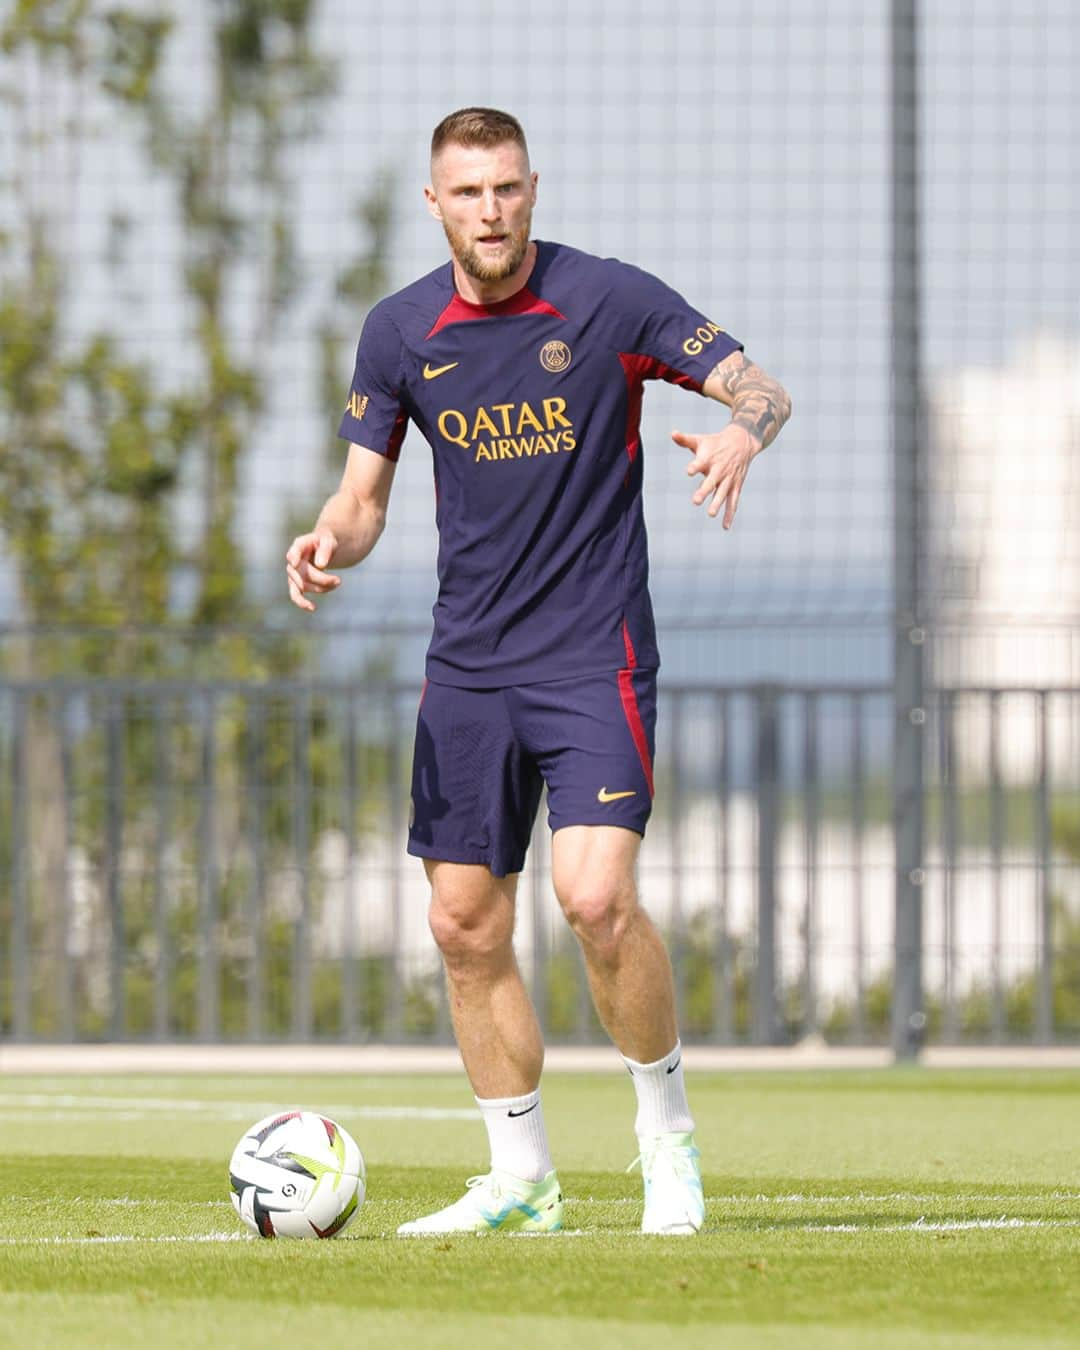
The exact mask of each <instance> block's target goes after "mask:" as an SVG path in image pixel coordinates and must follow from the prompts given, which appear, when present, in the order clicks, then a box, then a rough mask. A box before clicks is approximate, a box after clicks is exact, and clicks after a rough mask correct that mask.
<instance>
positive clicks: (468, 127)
mask: <svg viewBox="0 0 1080 1350" xmlns="http://www.w3.org/2000/svg"><path fill="white" fill-rule="evenodd" d="M506 141H513V142H514V143H515V144H516V145H520V146H521V148H522V150H524V151H525V154H526V155H528V153H529V147H528V146H527V145H526V143H525V132H524V131H523V130H522V129H521V123H520V122H519V121H518V120H517V118H516V117H513V116H511V114H510V113H507V112H500V111H499V109H498V108H459V109H458V110H457V112H452V113H450V114H448V115H447V116H446V117H444V118H443V120H442V121H441V122H440V123H439V125H438V126H437V127H436V128H435V130H434V132H432V136H431V158H432V159H434V158H435V156H436V155H437V154H438V153H439V152H440V151H441V150H442V149H443V148H444V147H445V146H447V145H465V146H474V145H479V146H485V147H491V146H493V145H503V144H504V143H505V142H506Z"/></svg>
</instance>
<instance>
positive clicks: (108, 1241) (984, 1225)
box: [0, 1218, 1080, 1247]
mask: <svg viewBox="0 0 1080 1350" xmlns="http://www.w3.org/2000/svg"><path fill="white" fill-rule="evenodd" d="M1028 1228H1042V1229H1048V1228H1080V1219H1009V1218H1000V1219H950V1220H944V1221H942V1222H926V1221H925V1220H922V1219H917V1220H916V1221H915V1222H914V1223H903V1224H854V1223H850V1224H847V1223H843V1224H840V1223H834V1224H802V1225H800V1226H799V1227H798V1228H794V1229H793V1228H790V1227H788V1226H787V1225H786V1224H785V1225H775V1226H774V1225H769V1224H761V1225H758V1226H756V1227H754V1228H752V1229H728V1230H725V1229H715V1228H713V1229H707V1230H706V1231H705V1234H704V1236H714V1237H720V1236H723V1237H736V1236H739V1235H741V1234H745V1233H753V1234H760V1233H791V1232H796V1233H837V1234H841V1233H860V1234H866V1233H970V1232H986V1231H1001V1230H1008V1231H1014V1230H1017V1229H1028ZM365 1236H367V1237H369V1238H371V1237H379V1238H386V1239H390V1238H395V1237H396V1236H397V1235H396V1234H395V1233H392V1232H391V1233H370V1234H365ZM451 1236H453V1235H451ZM457 1236H458V1237H462V1238H464V1237H469V1236H473V1237H476V1238H478V1239H479V1238H486V1237H490V1236H491V1235H490V1234H487V1233H477V1234H458V1235H457ZM504 1236H505V1235H504ZM509 1236H511V1237H530V1238H541V1237H544V1236H550V1237H554V1238H572V1237H637V1236H638V1234H636V1233H628V1232H626V1231H625V1230H624V1229H617V1228H603V1229H601V1228H592V1229H589V1228H572V1229H567V1230H565V1231H563V1232H561V1233H557V1234H550V1235H546V1234H542V1233H519V1234H509ZM259 1240H260V1239H258V1238H257V1237H255V1235H254V1234H250V1233H192V1234H176V1235H169V1236H157V1237H139V1236H137V1235H136V1234H133V1233H116V1234H112V1235H108V1236H106V1235H102V1236H100V1237H26V1238H18V1237H0V1247H93V1246H110V1245H116V1244H119V1243H131V1242H150V1243H172V1244H183V1243H187V1242H191V1243H216V1242H258V1241H259ZM287 1240H288V1239H282V1241H287ZM412 1240H413V1241H414V1242H419V1241H423V1240H424V1239H422V1238H413V1239H412ZM344 1241H345V1242H348V1241H350V1239H349V1238H345V1239H344Z"/></svg>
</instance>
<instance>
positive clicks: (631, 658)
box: [622, 619, 637, 670]
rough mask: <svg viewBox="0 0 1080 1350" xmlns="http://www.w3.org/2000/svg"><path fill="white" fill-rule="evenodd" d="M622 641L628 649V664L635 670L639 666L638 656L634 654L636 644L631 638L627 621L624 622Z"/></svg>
mask: <svg viewBox="0 0 1080 1350" xmlns="http://www.w3.org/2000/svg"><path fill="white" fill-rule="evenodd" d="M622 640H623V646H624V647H625V648H626V664H627V665H628V666H629V667H630V669H631V670H633V669H634V668H635V667H636V666H637V656H636V655H635V653H634V644H633V641H632V640H631V637H630V627H629V625H628V624H627V622H626V620H625V619H623V621H622Z"/></svg>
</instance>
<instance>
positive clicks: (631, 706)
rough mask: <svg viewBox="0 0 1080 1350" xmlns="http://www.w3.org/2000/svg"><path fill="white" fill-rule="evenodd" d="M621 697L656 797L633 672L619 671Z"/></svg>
mask: <svg viewBox="0 0 1080 1350" xmlns="http://www.w3.org/2000/svg"><path fill="white" fill-rule="evenodd" d="M619 697H620V698H621V699H622V706H623V712H624V713H625V714H626V722H627V725H628V726H629V728H630V735H631V736H633V738H634V745H635V746H636V747H637V752H638V758H639V759H640V760H641V767H642V769H643V770H644V771H645V782H646V783H647V784H648V785H649V796H650V797H653V796H655V795H656V794H655V791H654V789H653V775H652V760H651V759H650V757H649V740H648V737H647V736H646V735H645V727H644V725H643V724H642V721H641V713H640V712H639V711H638V705H637V694H635V693H634V673H633V671H632V670H620V671H619Z"/></svg>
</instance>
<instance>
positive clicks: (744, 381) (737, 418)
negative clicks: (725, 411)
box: [704, 352, 791, 449]
mask: <svg viewBox="0 0 1080 1350" xmlns="http://www.w3.org/2000/svg"><path fill="white" fill-rule="evenodd" d="M704 388H705V393H706V394H708V395H709V396H710V397H711V398H716V399H719V400H720V402H722V403H726V404H727V405H728V406H729V407H730V408H731V420H732V422H734V423H735V424H736V425H737V426H740V427H745V428H746V430H747V431H748V432H749V433H750V434H751V436H754V437H755V438H756V439H757V440H758V441H759V442H760V443H761V448H762V449H764V448H765V446H767V445H769V444H770V443H771V442H772V441H774V440H775V439H776V436H777V434H778V433H779V431H780V428H781V427H782V426H783V425H784V423H785V422H786V421H787V420H788V418H789V417H790V416H791V399H790V398H789V397H788V395H787V392H786V390H785V389H784V388H783V386H782V385H781V384H779V383H778V382H777V381H776V380H774V379H773V378H772V376H771V375H766V374H765V372H764V371H763V370H762V369H761V368H760V367H759V366H755V365H754V363H753V362H752V361H748V360H747V359H746V357H745V356H744V355H743V353H742V352H732V353H731V355H730V356H726V357H725V358H724V359H723V361H721V362H720V363H719V364H718V365H716V366H714V367H713V369H712V371H711V372H710V374H709V377H708V379H707V380H706V381H705V386H704Z"/></svg>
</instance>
